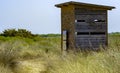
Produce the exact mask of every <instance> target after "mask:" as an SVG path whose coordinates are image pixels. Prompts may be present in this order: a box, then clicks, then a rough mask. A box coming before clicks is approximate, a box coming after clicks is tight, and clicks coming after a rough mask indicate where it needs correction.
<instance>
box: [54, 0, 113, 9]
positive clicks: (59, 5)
mask: <svg viewBox="0 0 120 73" xmlns="http://www.w3.org/2000/svg"><path fill="white" fill-rule="evenodd" d="M67 5H79V6H90V7H100V8H106V10H112V9H115V7H113V6H106V5H98V4H91V3H83V2H75V1H69V2H65V3H60V4H56V5H55V6H56V7H58V8H61V7H62V6H67Z"/></svg>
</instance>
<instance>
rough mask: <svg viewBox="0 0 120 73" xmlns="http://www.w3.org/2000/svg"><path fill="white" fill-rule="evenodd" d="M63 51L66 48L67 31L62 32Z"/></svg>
mask: <svg viewBox="0 0 120 73" xmlns="http://www.w3.org/2000/svg"><path fill="white" fill-rule="evenodd" d="M62 33H63V36H62V38H63V41H62V42H63V50H67V48H68V31H67V30H63V32H62Z"/></svg>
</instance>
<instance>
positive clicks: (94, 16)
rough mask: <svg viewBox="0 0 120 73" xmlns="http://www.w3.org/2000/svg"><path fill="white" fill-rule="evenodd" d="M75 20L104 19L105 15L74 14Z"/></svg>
mask: <svg viewBox="0 0 120 73" xmlns="http://www.w3.org/2000/svg"><path fill="white" fill-rule="evenodd" d="M75 19H76V20H90V19H92V20H94V19H99V20H106V15H90V14H88V15H75Z"/></svg>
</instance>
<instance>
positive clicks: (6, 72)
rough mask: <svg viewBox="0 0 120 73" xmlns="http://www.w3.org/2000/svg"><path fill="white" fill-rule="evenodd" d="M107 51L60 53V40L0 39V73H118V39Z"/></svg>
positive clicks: (119, 55) (111, 38)
mask: <svg viewBox="0 0 120 73" xmlns="http://www.w3.org/2000/svg"><path fill="white" fill-rule="evenodd" d="M106 49H107V50H103V49H102V48H101V51H99V52H95V51H90V52H78V53H76V52H73V51H70V52H69V53H66V52H64V53H63V52H61V51H60V37H59V36H57V37H35V38H32V39H30V38H21V37H2V36H0V73H120V70H119V69H120V37H119V36H109V47H108V48H106Z"/></svg>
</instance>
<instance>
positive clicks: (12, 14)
mask: <svg viewBox="0 0 120 73" xmlns="http://www.w3.org/2000/svg"><path fill="white" fill-rule="evenodd" d="M68 1H70V0H0V32H2V31H3V30H5V29H11V28H15V29H18V28H22V29H27V30H30V31H31V32H32V33H35V34H48V33H60V29H61V20H60V19H61V18H60V9H59V8H56V7H55V6H54V5H55V4H59V3H63V2H68ZM72 1H78V2H86V3H93V4H102V5H108V6H115V7H116V9H113V10H112V11H109V12H108V14H109V17H108V19H109V20H108V23H109V27H108V28H109V32H120V22H119V21H120V13H119V12H120V0H72Z"/></svg>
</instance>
